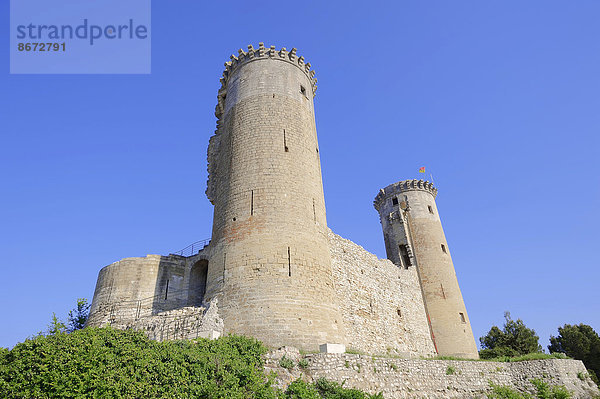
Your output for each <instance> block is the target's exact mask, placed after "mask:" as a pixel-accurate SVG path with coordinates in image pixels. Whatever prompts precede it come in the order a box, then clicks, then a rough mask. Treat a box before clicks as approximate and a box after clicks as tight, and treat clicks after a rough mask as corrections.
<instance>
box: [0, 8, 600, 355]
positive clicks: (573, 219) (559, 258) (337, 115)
mask: <svg viewBox="0 0 600 399" xmlns="http://www.w3.org/2000/svg"><path fill="white" fill-rule="evenodd" d="M0 7H1V8H0V21H2V24H3V25H2V26H3V29H2V32H4V35H2V38H1V39H0V48H2V49H3V50H2V51H1V57H2V59H1V65H2V71H1V72H0V132H1V134H2V157H0V179H1V184H0V190H1V195H0V238H1V239H0V252H1V253H2V259H1V274H0V276H1V283H2V284H1V288H0V303H1V308H0V309H1V312H2V323H1V325H2V328H0V346H12V345H14V344H15V343H16V342H19V341H22V340H24V339H25V338H26V337H27V336H29V335H31V334H34V333H36V332H37V331H40V330H42V329H44V328H45V326H46V325H47V324H48V322H49V321H50V318H51V315H52V312H56V313H57V314H58V315H59V316H64V315H65V314H66V312H67V311H68V310H69V309H70V308H72V307H73V306H74V304H75V300H76V298H77V297H86V298H89V299H90V300H91V298H92V295H93V291H94V286H95V283H96V277H97V274H98V271H99V270H100V268H101V267H103V266H105V265H107V264H109V263H111V262H114V261H116V260H119V259H120V258H123V257H129V256H144V255H146V254H150V253H152V254H167V253H169V252H172V251H176V250H178V249H181V248H183V247H185V246H186V245H187V244H188V243H191V242H193V241H196V240H200V239H204V238H208V237H210V231H211V224H212V206H211V205H210V203H209V202H208V200H207V199H206V196H205V194H204V190H205V188H206V147H207V143H208V139H209V137H210V136H211V135H212V134H213V131H214V128H215V117H214V107H215V104H216V94H217V89H218V87H219V78H220V76H221V72H222V69H223V62H225V61H227V60H228V59H229V55H230V54H232V53H237V49H238V48H246V46H247V45H248V44H250V43H252V44H254V45H255V46H257V45H258V42H259V41H263V42H265V45H267V46H269V45H271V44H273V45H275V46H277V47H278V48H280V47H287V48H288V49H290V48H292V47H297V48H298V49H299V50H298V52H299V54H300V55H304V56H305V58H306V60H307V61H309V62H311V63H312V65H313V66H314V68H315V70H316V71H317V75H316V76H317V78H318V81H319V90H318V92H317V96H316V98H315V107H316V122H317V131H318V135H319V142H320V149H321V156H322V167H323V181H324V187H325V197H326V204H327V216H328V223H329V226H330V227H331V228H332V229H333V230H334V231H335V232H336V233H338V234H340V235H342V236H344V237H346V238H349V239H351V240H353V241H355V242H357V243H359V244H361V245H362V246H364V247H365V248H366V249H368V250H369V251H371V252H374V253H376V254H377V255H379V256H380V257H385V250H384V246H383V237H382V233H381V226H380V223H379V220H378V215H377V213H376V211H375V210H374V209H373V206H372V200H373V198H374V197H375V195H376V194H377V192H378V190H379V189H380V188H381V187H384V186H386V185H388V184H390V183H393V182H395V181H398V180H402V179H407V178H417V177H420V175H419V174H418V173H417V170H418V168H419V167H420V166H426V167H427V170H428V172H429V171H431V172H432V173H433V176H434V179H435V183H436V184H437V186H438V187H439V190H440V192H439V195H438V199H437V204H438V207H439V211H440V214H441V216H442V222H443V224H444V228H445V232H446V236H447V239H448V243H449V247H450V250H451V252H452V256H453V260H454V264H455V267H456V271H457V274H458V278H459V283H460V285H461V287H462V292H463V295H464V298H465V302H466V305H467V309H468V312H469V316H470V318H471V321H472V325H473V329H474V331H473V332H474V334H475V336H476V338H477V337H479V336H481V335H483V334H485V333H486V332H487V331H488V330H489V328H490V326H491V325H493V324H501V323H502V321H503V316H502V314H503V311H504V310H509V311H510V312H511V313H512V315H513V318H522V319H523V320H524V321H525V323H526V324H527V325H528V326H529V327H532V328H534V329H535V330H536V331H537V332H538V333H539V335H540V337H541V340H540V341H541V344H542V345H543V346H544V347H545V346H546V345H547V344H548V337H549V335H550V334H555V335H556V329H557V327H558V326H560V325H562V324H565V323H571V324H572V323H586V324H590V325H591V326H592V327H594V328H595V329H596V330H597V331H598V330H600V310H599V308H600V306H599V304H600V291H599V290H598V280H599V277H600V262H599V261H598V258H599V252H598V251H599V249H600V245H599V244H600V235H599V233H598V228H599V226H600V184H599V183H600V179H599V172H600V167H599V166H598V158H599V157H600V139H599V138H598V133H599V130H600V112H599V110H600V79H599V73H600V23H599V22H598V21H599V20H600V2H598V1H591V0H587V1H586V0H580V1H576V2H575V1H572V2H566V1H549V0H543V1H542V0H540V1H527V2H524V1H516V0H512V1H502V2H499V1H494V2H492V1H486V2H482V1H475V0H473V1H453V2H449V1H445V0H443V1H441V0H440V1H427V2H421V1H398V2H396V1H394V2H392V1H390V2H387V3H385V2H373V1H370V2H365V3H364V4H362V5H360V4H357V3H354V2H337V3H336V2H309V1H303V2H280V1H277V2H267V1H253V2H248V1H239V2H227V4H223V5H222V4H221V3H218V2H207V1H197V0H178V1H176V2H173V1H166V0H154V1H153V9H152V14H153V19H152V74H151V75H146V76H144V75H137V76H136V75H131V76H127V75H106V76H101V75H80V76H77V75H63V76H60V75H9V73H8V71H9V60H8V51H7V48H8V17H9V16H8V1H3V2H2V5H1V6H0Z"/></svg>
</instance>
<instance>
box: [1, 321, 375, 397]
mask: <svg viewBox="0 0 600 399" xmlns="http://www.w3.org/2000/svg"><path fill="white" fill-rule="evenodd" d="M266 351H267V349H266V348H265V347H264V346H263V345H262V343H261V342H259V341H257V340H255V339H252V338H246V337H239V336H228V337H223V338H220V339H217V340H213V341H210V340H206V339H198V340H195V341H167V342H156V341H151V340H149V339H148V338H146V336H145V335H144V334H143V333H141V332H134V331H121V330H115V329H112V328H86V329H83V330H77V331H74V332H72V333H70V334H67V333H63V332H58V333H55V334H52V335H48V336H43V335H39V336H37V337H34V338H32V339H28V340H26V341H25V342H23V343H20V344H17V345H16V346H15V347H14V348H13V349H12V350H8V349H4V348H0V392H2V397H3V398H234V399H235V398H302V399H317V398H331V399H337V398H339V399H345V398H348V399H362V398H373V399H375V398H383V397H382V396H381V395H368V394H365V393H363V392H360V391H358V390H354V389H345V388H342V387H341V386H340V385H339V384H336V383H332V382H328V381H324V380H320V381H317V383H315V384H307V383H305V382H303V381H300V380H297V381H295V382H294V383H292V384H291V385H290V387H289V388H288V389H287V390H286V391H285V392H282V391H280V390H278V389H276V388H275V387H274V386H273V385H272V380H273V377H272V376H266V375H265V373H264V370H263V360H262V357H261V355H262V354H264V353H265V352H266Z"/></svg>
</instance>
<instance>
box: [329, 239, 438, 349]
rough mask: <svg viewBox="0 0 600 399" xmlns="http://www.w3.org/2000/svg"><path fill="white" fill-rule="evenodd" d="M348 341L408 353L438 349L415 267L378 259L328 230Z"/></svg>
mask: <svg viewBox="0 0 600 399" xmlns="http://www.w3.org/2000/svg"><path fill="white" fill-rule="evenodd" d="M329 248H330V252H331V262H332V266H333V275H334V283H335V288H336V292H337V295H338V298H339V302H340V307H341V311H342V317H343V320H344V325H345V326H346V338H347V347H348V348H351V349H355V350H359V351H361V352H365V353H373V354H393V355H402V356H403V357H419V356H430V355H434V354H435V349H434V346H433V341H432V340H431V335H430V332H429V326H428V325H427V318H426V316H425V308H424V306H423V296H422V294H421V290H420V288H419V281H418V278H417V274H416V271H415V268H410V269H404V268H401V267H398V266H396V265H394V264H393V263H392V262H391V261H389V260H387V259H379V258H377V256H376V255H373V254H371V253H370V252H368V251H366V250H365V249H364V248H362V247H361V246H359V245H357V244H355V243H353V242H352V241H350V240H346V239H344V238H342V237H340V236H338V235H336V234H334V233H333V232H332V231H331V230H329Z"/></svg>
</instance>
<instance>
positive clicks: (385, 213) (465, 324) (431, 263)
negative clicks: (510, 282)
mask: <svg viewBox="0 0 600 399" xmlns="http://www.w3.org/2000/svg"><path fill="white" fill-rule="evenodd" d="M436 195H437V189H436V188H435V187H434V186H433V184H432V183H430V182H427V181H423V180H404V181H401V182H398V183H394V184H391V185H389V186H387V187H386V188H384V189H381V190H380V191H379V194H378V195H377V197H376V198H375V201H374V206H375V209H377V211H378V212H379V217H380V219H381V226H382V228H383V236H384V240H385V249H386V252H387V257H388V259H389V260H391V261H392V262H394V263H395V264H396V265H398V266H399V267H404V268H409V267H416V269H417V272H418V275H419V280H420V283H421V290H422V292H423V299H424V302H425V309H426V312H427V317H428V319H429V324H430V328H431V335H432V338H433V340H434V343H435V346H436V350H437V352H438V353H439V354H440V355H443V356H456V357H463V358H478V357H479V355H478V352H477V346H476V345H475V339H474V338H473V331H472V329H471V323H470V322H469V317H468V316H467V309H466V308H465V304H464V301H463V298H462V294H461V292H460V287H459V286H458V280H457V278H456V273H455V271H454V265H453V263H452V258H451V257H450V250H449V249H448V243H447V242H446V237H445V235H444V230H443V229H442V222H441V220H440V217H439V214H438V210H437V206H436V204H435V197H436Z"/></svg>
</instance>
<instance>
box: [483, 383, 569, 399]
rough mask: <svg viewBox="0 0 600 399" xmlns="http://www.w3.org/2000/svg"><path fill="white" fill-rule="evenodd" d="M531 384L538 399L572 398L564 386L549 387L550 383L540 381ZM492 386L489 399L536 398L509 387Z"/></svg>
mask: <svg viewBox="0 0 600 399" xmlns="http://www.w3.org/2000/svg"><path fill="white" fill-rule="evenodd" d="M531 383H532V384H533V386H534V387H535V389H536V395H535V398H537V399H569V398H571V397H572V394H571V392H569V391H568V390H567V389H566V388H565V387H564V386H563V385H553V386H549V385H548V383H546V382H544V381H542V380H539V379H534V380H531ZM490 386H491V387H492V392H491V393H489V394H488V395H487V396H488V398H489V399H533V398H534V396H531V395H530V394H528V393H523V392H519V391H517V390H514V389H512V388H510V387H507V386H501V385H496V384H494V383H492V382H490Z"/></svg>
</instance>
